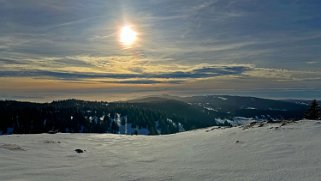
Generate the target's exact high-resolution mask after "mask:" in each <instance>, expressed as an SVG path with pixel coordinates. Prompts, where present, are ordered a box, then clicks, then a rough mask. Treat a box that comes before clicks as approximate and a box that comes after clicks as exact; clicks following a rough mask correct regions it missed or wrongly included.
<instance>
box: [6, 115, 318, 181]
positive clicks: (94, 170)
mask: <svg viewBox="0 0 321 181" xmlns="http://www.w3.org/2000/svg"><path fill="white" fill-rule="evenodd" d="M320 138H321V122H320V121H307V120H303V121H299V122H295V123H288V124H284V123H283V124H281V123H277V124H276V123H274V124H269V123H265V124H262V123H258V125H255V124H252V125H248V126H243V127H233V128H225V129H222V128H219V127H212V128H207V129H199V130H195V131H189V132H183V133H179V134H174V135H163V136H125V135H112V134H55V135H50V134H38V135H10V136H0V160H1V161H0V180H1V181H6V180H70V181H71V180H77V181H79V180H291V181H293V180H319V179H320V178H321V156H320V150H321V139H320ZM77 149H78V150H77ZM75 150H76V151H78V153H77V152H76V151H75ZM81 152H82V153H81Z"/></svg>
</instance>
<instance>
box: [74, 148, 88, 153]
mask: <svg viewBox="0 0 321 181" xmlns="http://www.w3.org/2000/svg"><path fill="white" fill-rule="evenodd" d="M85 151H86V150H82V149H79V148H77V149H75V152H76V153H84V152H85Z"/></svg>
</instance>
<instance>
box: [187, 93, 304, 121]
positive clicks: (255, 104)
mask: <svg viewBox="0 0 321 181" xmlns="http://www.w3.org/2000/svg"><path fill="white" fill-rule="evenodd" d="M182 100H183V101H185V102H187V103H189V104H192V105H196V106H199V107H203V108H204V109H207V110H208V111H210V112H216V113H222V114H223V113H227V114H229V115H230V116H231V117H247V118H256V119H301V118H302V116H303V114H304V112H305V111H306V110H307V108H308V104H302V102H300V101H297V102H290V101H282V100H270V99H261V98H255V97H241V96H228V95H213V96H193V97H185V98H182Z"/></svg>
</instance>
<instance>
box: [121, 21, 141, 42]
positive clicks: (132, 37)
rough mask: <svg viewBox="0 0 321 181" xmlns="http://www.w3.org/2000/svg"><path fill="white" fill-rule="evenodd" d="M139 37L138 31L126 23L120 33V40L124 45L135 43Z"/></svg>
mask: <svg viewBox="0 0 321 181" xmlns="http://www.w3.org/2000/svg"><path fill="white" fill-rule="evenodd" d="M136 39H137V32H136V31H135V30H134V29H133V28H132V27H130V26H128V25H125V26H123V27H122V28H121V30H120V34H119V41H120V43H121V44H122V45H124V46H126V47H128V46H131V45H133V44H134V43H135V41H136Z"/></svg>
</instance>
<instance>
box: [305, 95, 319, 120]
mask: <svg viewBox="0 0 321 181" xmlns="http://www.w3.org/2000/svg"><path fill="white" fill-rule="evenodd" d="M304 117H305V118H306V119H313V120H317V119H320V118H321V112H320V106H319V104H318V102H317V100H313V101H312V102H311V105H310V108H309V109H308V111H307V112H306V113H305V115H304Z"/></svg>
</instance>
